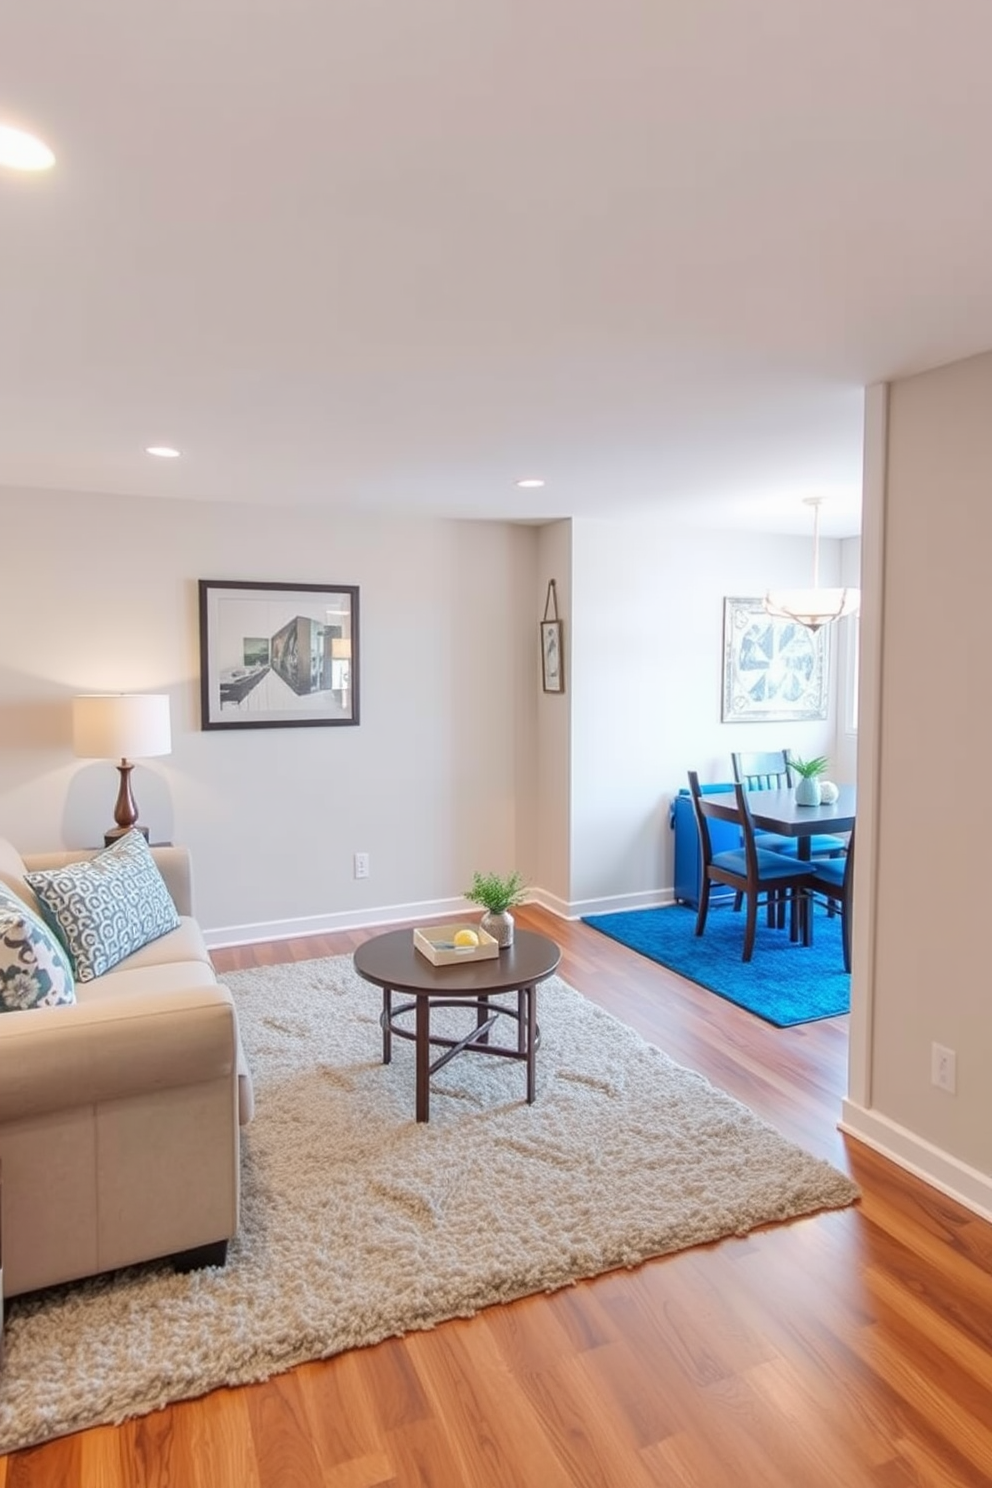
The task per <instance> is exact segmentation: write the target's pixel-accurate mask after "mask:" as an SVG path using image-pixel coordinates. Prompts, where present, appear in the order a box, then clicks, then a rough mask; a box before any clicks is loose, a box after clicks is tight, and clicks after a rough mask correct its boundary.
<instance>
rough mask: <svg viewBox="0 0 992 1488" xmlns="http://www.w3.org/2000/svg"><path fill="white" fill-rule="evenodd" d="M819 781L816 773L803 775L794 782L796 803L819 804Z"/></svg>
mask: <svg viewBox="0 0 992 1488" xmlns="http://www.w3.org/2000/svg"><path fill="white" fill-rule="evenodd" d="M819 804H820V781H819V778H818V777H817V776H816V775H804V776H802V778H801V779H800V780H797V782H796V805H797V806H819Z"/></svg>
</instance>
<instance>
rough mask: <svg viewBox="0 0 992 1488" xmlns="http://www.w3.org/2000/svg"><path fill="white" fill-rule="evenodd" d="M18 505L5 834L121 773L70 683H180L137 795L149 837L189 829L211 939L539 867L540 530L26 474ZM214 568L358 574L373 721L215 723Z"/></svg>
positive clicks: (10, 514)
mask: <svg viewBox="0 0 992 1488" xmlns="http://www.w3.org/2000/svg"><path fill="white" fill-rule="evenodd" d="M0 515H2V518H3V530H4V532H5V533H6V534H7V535H8V540H9V538H10V536H11V534H16V533H22V534H25V538H24V541H23V543H21V544H20V545H16V544H11V545H9V549H8V561H7V562H6V564H5V580H4V586H3V599H2V606H3V617H4V625H3V629H4V633H5V636H6V638H7V640H6V644H5V647H4V653H3V662H2V664H0V741H2V744H0V831H2V832H3V833H4V835H6V836H8V837H10V838H11V839H12V840H13V841H14V842H15V843H16V844H17V845H18V846H19V847H21V849H22V850H33V849H43V848H48V847H53V846H57V845H59V844H63V843H64V844H67V845H71V846H77V845H84V844H91V843H99V842H101V841H102V834H103V831H104V829H105V828H106V827H107V826H109V825H111V824H112V810H113V801H114V796H115V794H116V785H117V774H116V771H115V769H114V767H113V765H112V764H103V763H100V762H96V761H87V762H83V761H80V760H76V759H75V758H74V757H73V755H72V752H71V732H70V712H71V709H70V699H71V698H72V696H73V695H74V694H75V693H77V692H90V691H101V690H107V691H118V690H120V691H150V692H153V691H166V692H168V693H169V694H170V695H171V699H172V723H173V751H172V754H171V755H169V756H168V757H166V758H164V759H159V760H149V761H146V762H139V763H138V764H137V765H136V767H135V771H134V786H135V795H136V797H137V800H138V805H139V809H140V813H141V819H142V820H143V821H144V822H146V823H147V824H148V825H149V827H150V828H151V832H152V837H153V839H155V838H160V839H171V840H176V841H182V842H184V843H186V844H188V845H189V846H190V847H191V848H192V850H193V854H194V863H195V871H196V881H197V891H198V893H197V897H198V908H199V912H200V915H201V918H202V919H203V922H204V924H205V926H206V927H207V928H208V929H210V930H211V931H212V932H214V936H213V938H214V940H215V941H220V940H222V939H230V938H240V937H242V936H245V935H250V934H252V933H256V932H257V933H260V934H261V933H266V932H268V933H273V934H277V933H289V932H290V931H291V930H293V929H306V928H317V927H318V926H323V925H328V924H334V923H356V922H361V921H362V917H363V916H371V917H372V918H376V917H381V916H382V914H383V913H384V912H388V913H390V914H396V913H397V912H398V911H399V910H400V909H401V908H402V907H403V906H405V905H414V906H426V905H434V904H435V903H436V904H437V906H438V908H439V911H440V912H446V910H447V909H448V907H449V901H451V900H452V898H454V900H455V902H456V903H460V902H461V901H460V899H459V895H460V892H461V890H462V889H463V888H464V887H465V885H466V884H467V883H468V882H469V880H470V878H471V873H472V870H473V869H474V868H477V867H478V868H482V869H490V868H492V869H497V870H500V871H503V870H506V869H509V868H511V867H518V868H520V869H521V870H522V871H523V872H524V873H525V874H526V875H527V876H529V877H533V876H534V875H535V872H536V867H537V864H536V861H535V860H534V859H533V858H532V857H531V856H530V853H531V852H533V851H534V848H533V838H532V837H531V846H530V849H529V852H528V853H522V852H521V844H522V841H523V838H522V837H521V835H520V822H521V816H525V815H526V811H527V804H528V803H529V802H532V801H533V797H534V781H533V775H534V758H535V751H536V721H535V715H534V701H533V699H534V693H535V689H536V687H537V686H538V685H539V684H538V662H537V624H536V622H537V619H538V618H539V612H537V611H536V610H535V606H534V590H535V586H536V578H535V572H536V569H535V564H536V549H537V535H536V533H535V531H534V529H530V528H524V527H511V526H509V525H507V524H503V523H460V522H442V521H437V522H429V521H421V520H418V521H416V522H398V521H395V520H393V521H389V522H388V523H387V522H383V521H371V520H369V521H365V520H362V519H359V518H353V517H352V518H343V517H338V516H334V515H321V514H319V513H317V512H314V511H299V512H284V511H276V510H274V509H265V508H259V507H241V506H234V505H231V506H228V505H208V504H199V503H197V504H192V503H184V502H168V501H152V500H145V501H136V500H127V499H124V498H117V497H99V496H79V495H48V494H44V493H38V492H29V493H17V492H12V491H6V492H3V493H0ZM13 547H16V549H17V551H16V554H15V553H14V552H13V551H11V549H12V548H13ZM200 578H212V579H219V578H231V579H246V580H263V579H265V580H268V579H275V580H277V581H287V582H291V581H299V582H312V583H325V582H326V583H331V584H335V583H347V584H358V585H359V586H360V590H361V595H360V603H361V652H362V657H361V667H362V675H361V722H360V724H359V726H358V727H335V728H287V729H262V730H245V731H242V732H227V731H223V732H207V733H204V732H201V731H200V728H199V691H198V677H199V649H198V619H197V580H198V579H200ZM356 850H361V851H367V852H369V853H370V854H371V862H372V874H371V877H370V878H369V879H368V880H367V881H363V882H356V881H355V880H354V878H353V877H352V854H353V852H355V851H356ZM384 906H385V907H387V910H386V911H384V910H383V907H384ZM416 912H417V911H416V909H414V910H412V911H411V913H416ZM421 912H425V911H423V910H422V911H421Z"/></svg>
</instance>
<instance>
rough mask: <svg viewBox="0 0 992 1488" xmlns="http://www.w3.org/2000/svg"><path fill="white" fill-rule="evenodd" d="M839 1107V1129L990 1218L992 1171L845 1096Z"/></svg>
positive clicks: (982, 1215)
mask: <svg viewBox="0 0 992 1488" xmlns="http://www.w3.org/2000/svg"><path fill="white" fill-rule="evenodd" d="M842 1111H843V1115H842V1117H841V1120H840V1121H839V1122H838V1123H837V1125H838V1126H839V1128H840V1130H841V1131H842V1132H846V1133H847V1134H848V1136H851V1137H856V1138H857V1139H858V1141H859V1142H864V1144H865V1146H866V1147H871V1148H873V1149H874V1151H875V1152H880V1153H881V1154H882V1156H883V1157H887V1158H889V1159H890V1160H891V1161H892V1162H894V1163H897V1164H898V1165H899V1167H900V1168H905V1169H906V1171H907V1172H909V1173H912V1174H914V1175H915V1177H917V1178H922V1179H923V1181H924V1183H929V1184H930V1186H931V1187H932V1188H936V1189H939V1191H940V1192H941V1193H944V1194H947V1196H948V1198H951V1199H956V1200H957V1202H958V1203H959V1204H963V1205H964V1207H965V1208H966V1209H971V1210H973V1212H974V1213H975V1214H977V1215H979V1216H980V1217H981V1218H982V1219H987V1220H990V1221H992V1175H990V1174H988V1173H981V1172H979V1170H978V1169H977V1168H972V1167H969V1166H968V1164H967V1163H963V1162H961V1161H960V1160H959V1159H958V1158H956V1157H952V1156H951V1154H950V1153H948V1152H944V1151H943V1150H942V1149H941V1148H940V1147H935V1146H934V1145H933V1143H931V1142H927V1141H926V1140H925V1139H924V1138H923V1137H919V1136H917V1135H916V1134H915V1132H911V1131H908V1130H907V1128H906V1127H904V1126H900V1125H899V1124H898V1122H896V1121H890V1120H889V1118H888V1117H887V1116H882V1115H880V1114H879V1113H878V1112H877V1111H871V1110H868V1109H867V1108H866V1107H865V1106H859V1105H857V1104H856V1103H855V1102H854V1101H851V1100H845V1101H844V1103H843V1107H842Z"/></svg>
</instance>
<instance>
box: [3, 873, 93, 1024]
mask: <svg viewBox="0 0 992 1488" xmlns="http://www.w3.org/2000/svg"><path fill="white" fill-rule="evenodd" d="M75 1000H76V994H75V986H74V982H73V976H72V967H71V966H70V964H69V958H68V956H67V955H66V953H65V950H64V948H63V946H62V945H61V944H60V942H59V940H58V939H57V937H56V936H55V935H53V934H52V932H51V930H49V928H48V926H47V925H46V924H44V923H43V921H42V920H41V919H39V917H38V916H37V915H36V914H32V912H31V910H30V909H28V907H27V905H26V904H25V903H24V901H23V900H22V899H21V898H20V897H19V896H18V895H17V894H15V893H14V892H13V891H12V890H11V889H8V888H7V886H6V884H0V1013H15V1012H23V1011H24V1010H25V1009H27V1008H39V1007H59V1006H61V1005H62V1004H64V1003H67V1002H75Z"/></svg>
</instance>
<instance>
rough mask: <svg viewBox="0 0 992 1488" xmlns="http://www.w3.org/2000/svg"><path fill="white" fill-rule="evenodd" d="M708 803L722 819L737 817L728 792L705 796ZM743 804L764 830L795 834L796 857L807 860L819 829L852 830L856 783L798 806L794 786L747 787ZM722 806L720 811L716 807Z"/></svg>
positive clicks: (734, 819)
mask: <svg viewBox="0 0 992 1488" xmlns="http://www.w3.org/2000/svg"><path fill="white" fill-rule="evenodd" d="M706 799H707V802H708V803H709V804H710V805H711V806H715V807H717V808H718V814H719V815H721V816H723V818H724V820H725V821H737V819H738V813H737V803H736V801H735V800H734V796H733V793H732V792H729V791H728V792H727V794H726V796H723V795H718V794H714V795H709V796H707V797H706ZM747 804H748V807H749V808H750V811H751V820H752V822H753V823H754V825H755V826H756V827H759V828H760V829H761V830H762V831H764V832H777V833H778V834H779V835H780V836H781V837H795V838H796V857H797V858H801V859H802V860H803V861H804V862H806V861H808V860H809V857H810V848H811V845H812V840H813V838H814V837H818V836H820V835H821V834H822V833H831V834H833V833H838V834H839V833H842V832H853V831H854V817H855V807H856V805H857V786H854V785H842V786H839V787H838V794H837V800H836V801H834V802H832V804H831V805H829V806H827V805H824V804H821V805H819V806H800V805H799V804H798V803H797V801H796V792H795V787H787V788H786V789H784V790H751V791H748V793H747ZM720 807H722V808H723V811H719V808H720Z"/></svg>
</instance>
